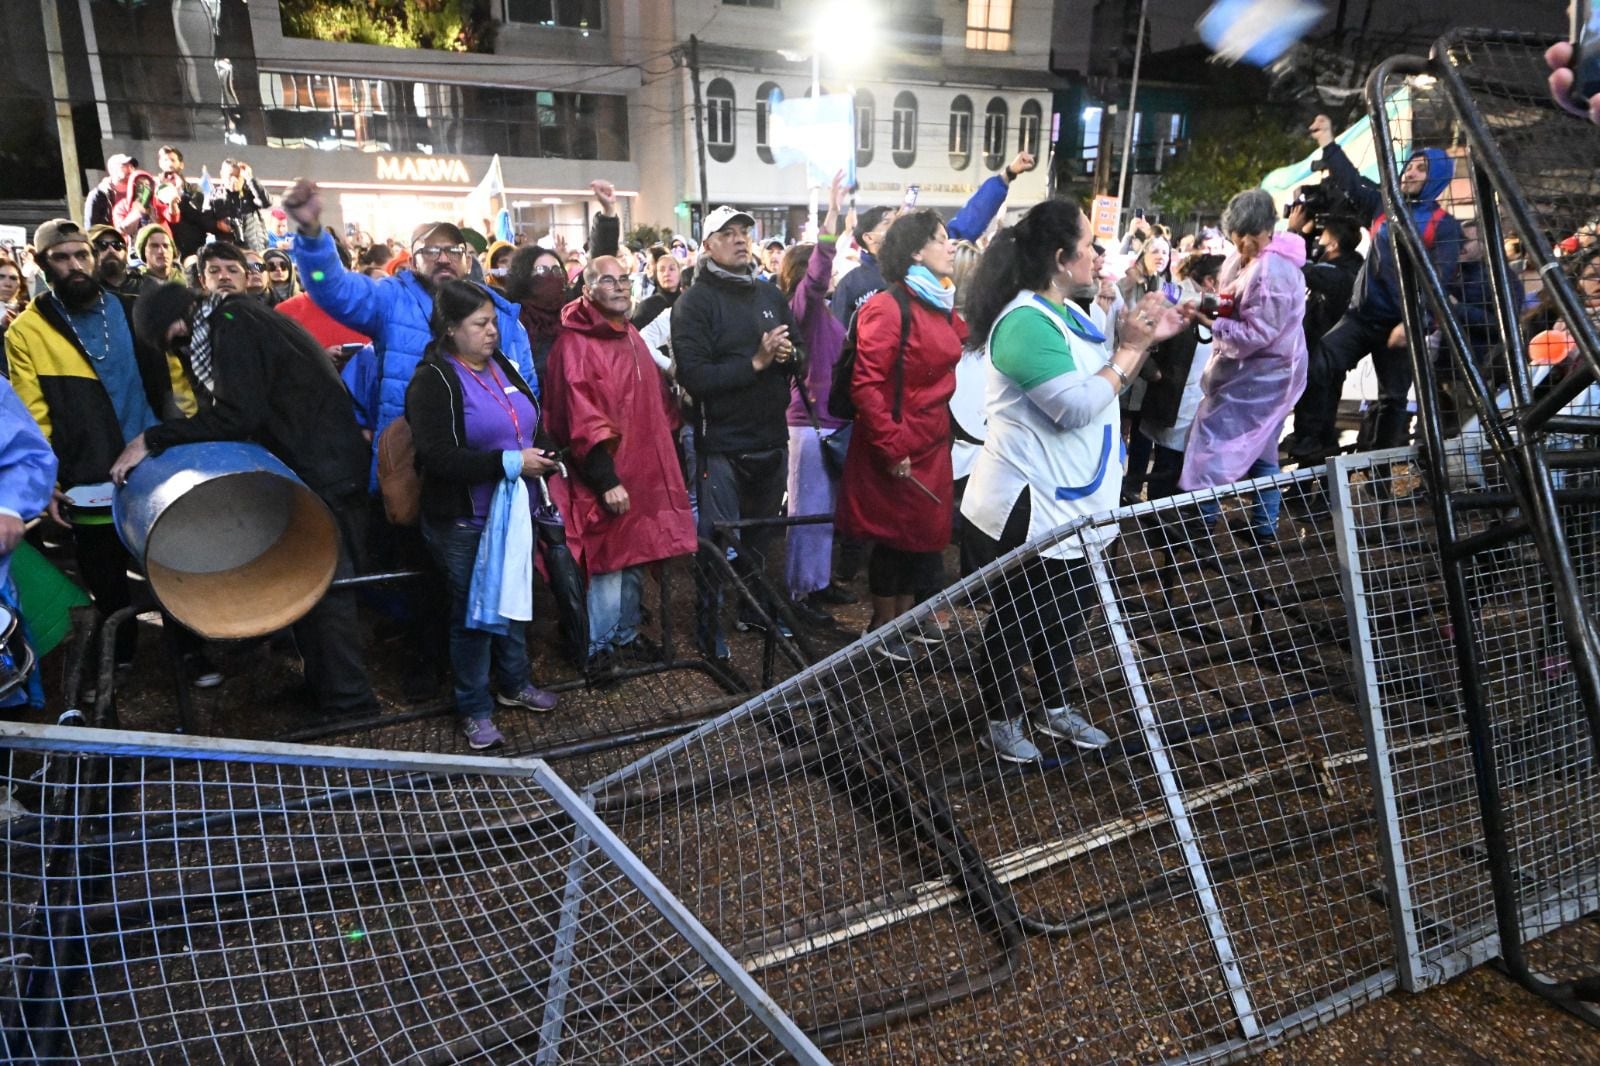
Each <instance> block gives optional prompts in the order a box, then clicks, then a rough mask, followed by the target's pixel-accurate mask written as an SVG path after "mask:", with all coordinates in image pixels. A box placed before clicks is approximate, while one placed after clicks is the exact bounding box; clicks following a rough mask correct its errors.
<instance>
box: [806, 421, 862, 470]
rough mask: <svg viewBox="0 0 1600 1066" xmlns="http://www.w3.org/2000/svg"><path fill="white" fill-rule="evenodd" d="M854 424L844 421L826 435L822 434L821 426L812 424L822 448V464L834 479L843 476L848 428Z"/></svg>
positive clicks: (848, 449)
mask: <svg viewBox="0 0 1600 1066" xmlns="http://www.w3.org/2000/svg"><path fill="white" fill-rule="evenodd" d="M854 426H855V423H854V422H849V423H846V424H845V425H842V426H840V427H839V428H838V429H836V430H834V431H833V432H832V433H830V434H828V435H827V436H823V435H822V427H821V426H813V428H814V429H816V431H817V442H818V444H819V446H820V447H821V449H822V465H823V466H824V467H826V468H827V471H828V476H829V477H831V478H833V479H834V480H835V481H837V480H838V479H839V478H841V477H843V476H844V457H845V456H846V455H849V454H850V430H851V429H852V428H853V427H854Z"/></svg>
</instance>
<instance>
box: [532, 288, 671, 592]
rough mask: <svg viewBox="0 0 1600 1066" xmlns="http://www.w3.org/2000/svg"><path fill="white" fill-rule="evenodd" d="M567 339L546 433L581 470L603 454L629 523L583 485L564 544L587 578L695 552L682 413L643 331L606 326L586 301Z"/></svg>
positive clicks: (557, 353)
mask: <svg viewBox="0 0 1600 1066" xmlns="http://www.w3.org/2000/svg"><path fill="white" fill-rule="evenodd" d="M561 325H562V330H561V334H560V336H559V337H557V338H556V342H555V346H554V347H552V348H551V349H550V360H549V363H548V364H547V366H546V369H545V380H544V381H543V382H541V383H540V388H541V392H542V397H541V398H542V400H543V401H544V415H545V425H546V427H547V428H548V429H549V432H550V436H551V437H552V438H553V439H554V440H555V441H556V443H557V444H559V445H561V446H563V447H567V448H571V449H572V456H573V458H574V459H575V460H577V462H578V463H580V464H581V463H582V461H583V460H584V458H585V457H586V456H587V455H588V454H589V452H590V450H591V449H594V448H606V449H609V450H610V452H611V459H612V463H613V465H614V466H615V468H616V473H617V477H618V478H619V479H620V480H621V482H622V487H623V488H624V489H627V490H628V499H629V509H628V513H627V514H622V515H616V514H612V513H611V511H609V510H608V509H607V508H606V506H605V504H603V503H602V502H601V501H600V498H599V496H597V495H596V494H595V492H594V491H593V490H592V489H591V488H590V487H589V486H588V485H586V484H584V483H583V481H582V480H581V479H580V478H578V477H573V478H571V479H570V482H571V494H572V495H571V501H570V503H569V504H568V505H567V506H566V507H565V515H566V523H567V541H568V544H569V545H570V546H571V548H572V552H573V555H574V556H575V557H576V558H577V560H578V562H579V565H581V566H582V567H583V568H584V570H585V572H587V573H590V574H609V573H612V572H613V571H616V570H621V569H623V568H624V567H628V566H637V565H640V564H642V563H650V562H655V561H657V560H659V559H668V558H671V557H672V556H675V555H687V554H689V553H690V552H692V551H694V550H695V545H696V543H697V542H696V540H695V529H694V514H693V512H691V511H690V510H689V493H688V490H687V489H686V488H684V484H683V472H682V471H681V470H680V469H679V467H678V455H677V451H676V449H674V447H673V443H672V431H673V429H674V423H675V421H676V417H677V416H676V406H675V405H674V403H673V402H672V399H671V396H670V395H669V394H668V392H667V384H666V379H665V378H663V377H662V376H661V371H660V370H659V369H657V368H656V364H655V361H654V360H652V359H651V358H650V352H649V349H647V348H646V347H645V343H644V341H643V339H641V338H640V336H639V331H638V330H636V329H634V328H633V327H632V326H631V325H629V324H628V323H627V322H623V323H622V324H621V325H620V326H615V325H612V324H611V323H610V322H608V321H606V319H605V318H603V317H602V316H601V315H600V313H599V312H598V311H597V310H596V309H595V307H594V305H593V304H591V303H590V302H589V301H588V300H586V299H580V300H574V301H573V302H572V303H570V304H568V305H567V306H566V307H565V308H564V309H562V312H561Z"/></svg>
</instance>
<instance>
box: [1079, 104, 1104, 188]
mask: <svg viewBox="0 0 1600 1066" xmlns="http://www.w3.org/2000/svg"><path fill="white" fill-rule="evenodd" d="M1105 113H1106V111H1105V108H1103V107H1086V108H1084V109H1083V147H1082V149H1081V150H1080V151H1079V152H1078V156H1079V158H1080V159H1082V160H1083V163H1084V172H1085V173H1088V172H1090V171H1092V170H1094V164H1095V160H1097V159H1099V158H1100V120H1101V119H1102V118H1104V117H1105Z"/></svg>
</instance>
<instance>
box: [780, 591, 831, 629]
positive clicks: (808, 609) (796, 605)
mask: <svg viewBox="0 0 1600 1066" xmlns="http://www.w3.org/2000/svg"><path fill="white" fill-rule="evenodd" d="M789 609H790V610H791V611H793V612H794V616H795V617H796V618H798V619H799V620H800V624H801V625H808V626H822V627H824V628H826V627H829V626H832V625H833V624H834V621H833V615H831V614H829V613H828V612H827V611H824V610H822V609H821V608H819V607H817V606H816V605H815V604H813V603H811V602H810V597H807V598H806V599H803V600H790V601H789Z"/></svg>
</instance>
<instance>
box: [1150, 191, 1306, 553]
mask: <svg viewBox="0 0 1600 1066" xmlns="http://www.w3.org/2000/svg"><path fill="white" fill-rule="evenodd" d="M1277 221H1278V212H1277V207H1276V205H1275V204H1274V203H1273V202H1272V197H1271V196H1270V195H1269V194H1267V193H1266V192H1265V191H1263V190H1261V189H1251V190H1249V191H1247V192H1242V193H1240V194H1239V195H1237V196H1235V197H1234V198H1233V199H1232V200H1230V201H1228V207H1227V209H1226V210H1225V211H1223V213H1222V228H1223V231H1224V232H1226V233H1227V234H1228V235H1229V236H1230V238H1232V240H1233V243H1234V247H1235V248H1236V249H1237V252H1236V254H1235V255H1234V256H1233V257H1232V258H1231V259H1229V261H1228V262H1227V263H1226V264H1225V265H1224V266H1223V268H1222V296H1223V301H1224V304H1223V308H1224V311H1225V312H1226V313H1225V315H1223V316H1219V317H1217V318H1216V319H1215V321H1213V320H1212V318H1211V316H1209V315H1206V314H1204V313H1202V312H1201V310H1200V309H1199V307H1197V306H1196V305H1194V304H1186V305H1185V306H1184V313H1185V315H1186V316H1187V317H1189V318H1190V319H1192V320H1194V321H1198V322H1201V323H1203V324H1204V325H1206V326H1209V327H1210V328H1211V332H1212V336H1213V346H1212V349H1211V363H1210V365H1209V366H1207V367H1206V372H1205V376H1204V377H1203V378H1202V379H1201V388H1202V389H1203V390H1204V393H1205V396H1204V399H1202V400H1201V401H1200V409H1199V411H1198V412H1196V414H1195V418H1194V425H1193V427H1192V428H1191V429H1190V431H1189V446H1188V448H1187V449H1186V450H1185V452H1184V460H1183V475H1182V477H1181V478H1179V481H1178V484H1179V486H1180V487H1182V488H1184V489H1186V490H1190V491H1192V490H1195V489H1207V488H1214V487H1216V486H1218V485H1229V484H1232V483H1233V482H1235V481H1243V480H1245V479H1247V478H1258V477H1268V476H1270V475H1272V474H1276V473H1277V472H1278V436H1279V434H1280V433H1281V432H1282V431H1283V420H1284V418H1285V417H1287V416H1288V414H1289V412H1290V411H1291V410H1293V409H1294V403H1295V401H1296V400H1298V399H1299V398H1300V393H1301V392H1302V391H1304V389H1305V387H1306V339H1305V331H1304V319H1305V314H1306V283H1305V279H1304V277H1303V276H1302V275H1301V273H1300V268H1301V267H1303V266H1304V265H1305V262H1306V246H1305V241H1304V240H1303V239H1301V237H1300V236H1299V235H1298V234H1293V233H1281V234H1278V235H1277V236H1274V235H1273V232H1272V231H1273V227H1274V226H1275V225H1276V224H1277ZM1230 297H1231V298H1232V301H1233V305H1232V310H1231V312H1228V311H1227V303H1226V301H1227V300H1228V299H1229V298H1230ZM1281 503H1282V497H1281V495H1280V493H1279V492H1278V490H1277V489H1261V490H1259V491H1258V492H1257V493H1256V502H1255V506H1254V507H1252V508H1251V512H1250V532H1251V534H1253V535H1254V537H1255V539H1256V540H1257V541H1258V542H1266V541H1271V540H1273V539H1274V538H1275V537H1276V536H1277V530H1278V508H1279V506H1280V504H1281ZM1201 510H1202V512H1203V513H1204V515H1205V520H1206V524H1207V526H1211V525H1214V524H1215V523H1216V520H1217V514H1218V511H1219V508H1218V506H1217V504H1216V503H1215V502H1207V503H1205V504H1203V505H1202V508H1201Z"/></svg>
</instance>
